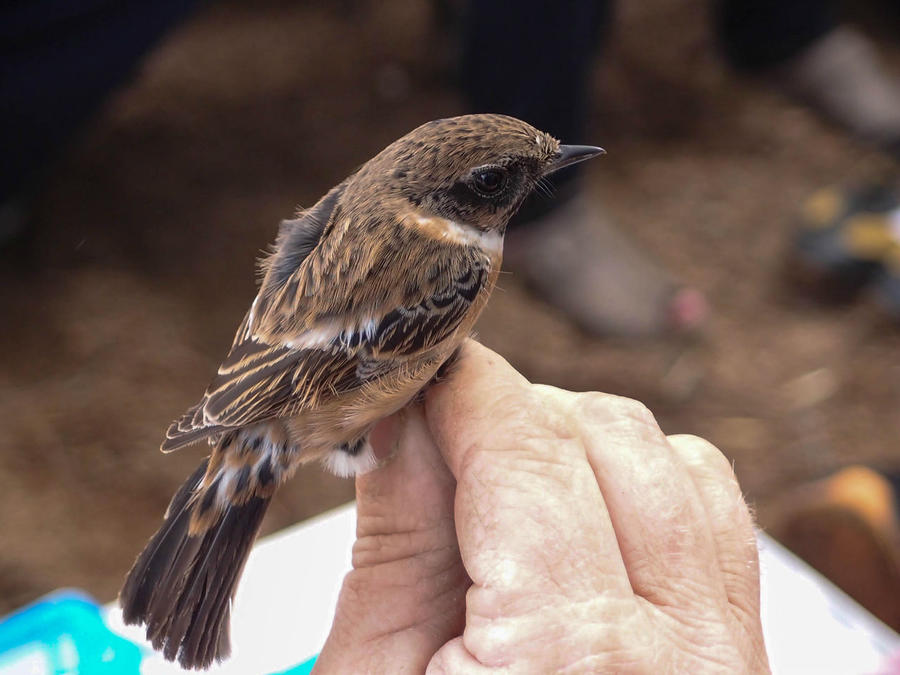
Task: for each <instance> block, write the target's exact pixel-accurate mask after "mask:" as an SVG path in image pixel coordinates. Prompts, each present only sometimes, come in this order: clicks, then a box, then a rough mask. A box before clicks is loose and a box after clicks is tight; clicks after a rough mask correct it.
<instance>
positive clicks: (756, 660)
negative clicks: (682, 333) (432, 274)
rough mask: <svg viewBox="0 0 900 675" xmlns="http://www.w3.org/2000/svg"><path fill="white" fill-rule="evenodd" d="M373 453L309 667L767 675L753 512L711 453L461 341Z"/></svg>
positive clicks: (634, 411)
mask: <svg viewBox="0 0 900 675" xmlns="http://www.w3.org/2000/svg"><path fill="white" fill-rule="evenodd" d="M373 445H374V446H375V448H376V452H377V453H379V454H381V455H382V456H383V455H385V454H388V453H389V452H390V451H391V449H392V450H393V453H394V457H393V458H392V459H391V460H390V461H389V462H387V463H386V465H385V466H383V467H382V468H380V469H377V470H376V471H373V472H371V473H369V474H367V475H364V476H361V477H359V478H358V479H357V493H358V497H357V503H358V512H359V520H358V525H357V543H356V545H355V547H354V556H353V557H354V570H353V571H352V572H350V573H349V574H348V576H347V578H346V579H345V582H344V587H343V590H342V593H341V598H340V601H339V603H338V608H337V614H336V617H335V622H334V625H333V628H332V631H331V634H330V636H329V638H328V641H327V642H326V644H325V646H324V648H323V650H322V654H321V656H320V659H319V662H318V664H317V667H316V672H317V673H319V672H322V673H328V672H391V673H398V672H422V671H423V670H425V669H426V668H427V669H428V672H430V673H445V672H446V673H450V672H453V673H455V672H463V673H470V672H472V673H474V672H479V673H480V672H491V671H496V672H513V673H519V672H521V673H530V672H534V673H547V672H556V671H560V670H565V671H567V672H598V671H599V672H621V671H629V672H653V673H656V672H684V671H691V672H708V671H728V672H735V671H737V672H767V671H768V666H767V660H766V654H765V648H764V645H763V638H762V628H761V625H760V620H759V573H758V560H757V550H756V543H755V537H754V533H753V524H752V519H751V517H750V514H749V511H748V509H747V507H746V505H745V503H744V501H743V498H742V496H741V492H740V489H739V487H738V485H737V482H736V481H735V479H734V475H733V473H732V470H731V466H730V464H729V463H728V462H727V460H726V459H725V458H724V457H723V456H722V455H721V453H719V452H718V450H716V449H715V448H714V447H713V446H711V445H710V444H709V443H707V442H705V441H703V440H701V439H698V438H693V437H687V436H674V437H669V438H666V437H665V436H664V435H663V434H662V432H661V431H660V429H659V427H658V426H657V424H656V422H655V421H654V420H653V417H652V415H650V413H649V412H648V411H647V410H646V408H644V407H643V406H641V405H640V404H638V403H636V402H634V401H630V400H628V399H623V398H619V397H614V396H607V395H603V394H593V393H591V394H574V393H571V392H565V391H562V390H559V389H555V388H553V387H546V386H541V385H531V384H529V383H528V382H527V381H526V380H525V379H524V378H523V377H522V376H521V375H519V374H518V373H517V372H516V371H514V370H513V369H512V368H511V367H510V366H509V365H508V364H506V363H505V362H504V361H503V360H502V359H501V358H500V357H499V356H497V355H496V354H494V353H493V352H491V351H489V350H487V349H486V348H484V347H482V346H480V345H477V344H475V343H473V342H468V343H467V344H466V345H465V347H464V349H463V354H462V358H461V359H460V362H459V364H458V365H457V367H456V369H455V371H454V372H453V374H452V376H451V377H450V378H449V379H448V380H447V381H446V382H444V383H442V384H440V385H438V386H435V387H432V388H431V390H430V391H429V393H428V395H427V397H426V403H425V406H424V410H423V409H422V407H413V408H410V409H408V410H407V411H405V412H403V413H401V414H400V415H399V416H397V417H395V418H393V419H392V420H391V421H389V422H388V423H386V424H385V425H382V426H381V427H380V428H379V429H377V430H376V434H375V435H374V438H373ZM448 467H449V469H448ZM470 584H471V585H470Z"/></svg>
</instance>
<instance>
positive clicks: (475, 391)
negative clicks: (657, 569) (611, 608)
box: [426, 340, 632, 613]
mask: <svg viewBox="0 0 900 675" xmlns="http://www.w3.org/2000/svg"><path fill="white" fill-rule="evenodd" d="M572 396H574V395H573V394H569V393H568V392H563V391H560V390H557V389H554V388H552V387H536V386H533V385H530V384H529V383H528V381H527V380H526V379H525V378H524V377H523V376H522V375H520V374H519V373H518V372H516V371H515V370H514V369H513V368H512V367H511V366H510V365H509V364H508V363H507V362H506V361H505V360H503V359H502V358H501V357H500V356H498V355H497V354H495V353H494V352H492V351H490V350H489V349H487V348H485V347H483V346H481V345H479V344H477V343H475V342H473V341H471V340H469V341H467V342H466V343H465V344H464V346H463V348H462V352H461V354H460V359H459V362H458V363H457V366H456V368H455V370H454V371H453V372H452V374H451V376H450V377H449V378H448V379H447V381H445V382H443V383H441V384H439V385H436V386H434V387H432V389H431V390H430V391H429V393H428V395H427V398H426V416H427V419H428V424H429V427H430V428H431V432H432V434H433V436H434V438H435V441H436V442H437V445H438V447H439V448H440V449H441V452H442V454H443V456H444V458H445V460H446V461H447V464H448V466H449V467H450V470H451V471H452V473H453V475H454V476H455V478H456V480H457V491H456V503H455V517H456V530H457V536H458V539H459V545H460V553H461V555H462V558H463V562H464V563H465V566H466V569H467V571H468V573H469V576H470V577H471V578H472V581H473V583H474V584H475V585H476V586H477V587H481V588H484V589H489V590H491V591H496V592H497V593H501V594H506V593H510V594H513V595H515V594H518V595H519V596H524V598H521V600H522V602H524V603H525V605H527V603H528V601H529V599H530V600H531V601H532V602H533V601H534V599H535V597H537V596H536V595H535V594H541V593H547V594H549V595H550V596H552V597H557V598H560V599H563V598H567V599H568V600H569V601H571V600H572V599H576V600H589V599H592V598H595V597H596V596H597V595H598V594H600V593H609V592H611V591H612V592H614V593H617V594H621V595H622V596H626V595H627V596H629V597H630V596H631V595H632V594H631V588H630V585H629V583H628V576H627V574H626V571H625V568H624V563H623V562H622V557H621V554H620V552H619V549H618V545H617V543H616V535H615V531H614V529H613V526H612V523H611V521H610V517H609V513H608V511H607V508H606V504H605V502H604V500H603V496H602V495H601V494H600V490H599V488H598V486H597V481H596V478H595V477H594V473H593V470H592V469H591V466H590V463H589V462H588V460H587V457H586V453H585V449H584V445H583V443H582V441H581V439H580V437H578V436H577V434H574V433H573V432H572V429H574V428H577V427H576V426H575V425H573V424H572V423H571V421H570V420H569V419H568V415H569V412H568V410H569V408H571V405H570V401H569V399H570V398H571V397H572ZM523 589H524V590H525V591H526V592H524V593H523ZM500 604H501V605H502V606H504V608H505V609H504V611H506V612H513V613H515V612H516V611H528V607H527V606H520V607H513V606H510V605H508V604H505V605H504V604H503V603H500ZM470 609H471V598H470Z"/></svg>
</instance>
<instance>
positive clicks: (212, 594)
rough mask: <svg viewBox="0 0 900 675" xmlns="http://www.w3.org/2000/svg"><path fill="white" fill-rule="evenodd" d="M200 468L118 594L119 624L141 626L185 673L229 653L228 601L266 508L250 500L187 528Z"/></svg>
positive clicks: (175, 500)
mask: <svg viewBox="0 0 900 675" xmlns="http://www.w3.org/2000/svg"><path fill="white" fill-rule="evenodd" d="M208 461H209V460H205V461H204V462H203V464H201V465H200V467H199V468H198V469H197V470H196V471H195V472H194V473H193V475H191V477H190V478H188V480H187V482H185V483H184V485H182V486H181V488H180V489H179V490H178V492H177V493H176V494H175V496H174V497H173V498H172V502H171V504H169V508H168V510H167V511H166V516H165V520H164V522H163V524H162V527H160V528H159V531H158V532H157V533H156V534H155V535H154V536H153V538H152V539H151V540H150V542H149V543H148V544H147V547H146V548H145V549H144V551H143V552H142V553H141V554H140V556H138V559H137V560H136V561H135V563H134V567H132V568H131V571H130V572H129V573H128V577H127V578H126V580H125V585H124V586H123V587H122V591H121V592H120V593H119V603H120V604H121V605H122V614H123V617H124V619H125V623H126V624H146V625H147V639H148V640H150V642H151V643H152V644H153V647H154V648H155V649H159V650H162V652H163V655H164V656H165V657H166V658H167V659H169V660H170V661H174V660H175V659H176V658H177V659H178V661H179V663H181V665H182V666H184V667H185V668H206V667H207V666H209V665H210V664H211V663H212V662H213V660H216V661H220V660H222V659H223V658H225V657H227V656H228V654H229V653H230V651H231V646H230V641H229V615H230V608H231V598H232V596H233V594H234V589H235V587H236V585H237V582H238V579H239V578H240V576H241V571H242V570H243V568H244V563H245V562H246V561H247V556H248V554H249V553H250V548H251V546H252V545H253V541H254V539H256V534H257V532H258V531H259V526H260V523H261V522H262V518H263V515H264V514H265V512H266V507H267V506H268V505H269V498H268V497H259V496H253V497H250V498H249V499H246V500H245V501H244V502H243V503H241V504H233V503H232V504H230V505H228V506H227V507H225V508H224V509H222V510H221V512H219V513H217V514H216V517H215V518H214V519H213V520H212V521H211V522H209V523H208V525H207V526H206V527H204V529H203V530H202V531H197V528H196V525H195V527H194V528H191V527H190V526H191V513H192V511H193V510H194V507H195V506H196V504H197V501H198V497H200V492H201V491H202V488H201V487H200V486H201V483H202V482H203V477H204V475H205V474H206V471H207V464H208Z"/></svg>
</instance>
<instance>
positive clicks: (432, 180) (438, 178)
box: [360, 114, 603, 230]
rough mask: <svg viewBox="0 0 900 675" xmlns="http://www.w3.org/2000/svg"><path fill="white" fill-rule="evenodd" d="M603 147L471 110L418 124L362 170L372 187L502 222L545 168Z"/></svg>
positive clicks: (487, 223) (491, 226)
mask: <svg viewBox="0 0 900 675" xmlns="http://www.w3.org/2000/svg"><path fill="white" fill-rule="evenodd" d="M602 152H603V150H602V149H601V148H596V147H592V146H581V145H560V144H559V141H557V140H556V139H555V138H553V137H552V136H550V135H549V134H546V133H544V132H542V131H539V130H537V129H535V128H534V127H532V126H531V125H529V124H526V123H525V122H522V121H521V120H518V119H515V118H514V117H507V116H505V115H493V114H481V115H464V116H462V117H451V118H448V119H440V120H435V121H433V122H428V123H426V124H423V125H422V126H420V127H418V128H417V129H414V130H413V131H411V132H410V133H408V134H407V135H406V136H403V137H402V138H400V139H399V140H397V141H395V142H394V143H392V144H391V145H389V146H388V147H387V148H385V150H383V151H382V152H381V153H380V154H379V155H378V156H376V157H375V158H374V159H373V160H372V161H370V162H369V163H367V164H366V165H365V166H364V167H363V168H362V169H361V170H360V173H361V174H362V175H361V177H364V178H365V179H367V180H366V182H369V181H371V182H370V183H369V185H370V187H373V185H372V184H373V183H377V184H378V187H379V188H381V189H385V190H387V191H389V192H390V193H391V194H398V195H401V196H402V197H403V198H405V199H406V200H408V201H409V202H410V203H411V205H412V206H413V207H415V208H417V209H420V210H422V211H425V212H426V213H431V214H434V215H437V216H441V217H444V218H448V219H450V220H453V221H456V222H459V223H464V224H466V225H470V226H473V227H477V228H479V229H481V230H495V229H502V228H504V227H505V226H506V223H507V222H508V221H509V219H510V218H511V217H512V216H513V214H515V212H516V210H517V209H518V208H519V206H520V205H521V204H522V201H523V200H524V199H525V197H527V196H528V194H529V193H530V192H531V191H532V190H533V189H534V187H535V186H536V185H537V184H538V181H540V180H541V179H542V178H543V177H544V176H546V175H548V174H550V173H552V172H554V171H556V170H558V169H561V168H563V167H565V166H569V165H571V164H575V163H577V162H580V161H583V160H585V159H589V158H591V157H594V156H596V155H598V154H601V153H602Z"/></svg>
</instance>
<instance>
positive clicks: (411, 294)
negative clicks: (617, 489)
mask: <svg viewBox="0 0 900 675" xmlns="http://www.w3.org/2000/svg"><path fill="white" fill-rule="evenodd" d="M601 152H603V150H602V149H600V148H595V147H590V146H572V145H568V146H567V145H560V144H559V142H558V141H557V140H555V139H554V138H552V137H551V136H549V135H547V134H545V133H543V132H541V131H538V130H537V129H534V128H533V127H531V126H529V125H528V124H526V123H524V122H521V121H520V120H517V119H514V118H511V117H505V116H502V115H467V116H464V117H455V118H451V119H443V120H436V121H433V122H429V123H427V124H424V125H422V126H420V127H419V128H417V129H415V130H414V131H412V132H411V133H409V134H407V135H406V136H404V137H403V138H401V139H399V140H398V141H396V142H394V143H392V144H391V145H389V146H388V147H387V148H385V149H384V150H383V151H382V152H381V153H379V154H378V155H376V156H375V157H374V158H373V159H371V160H370V161H368V162H367V163H366V164H364V165H363V166H362V167H361V168H360V169H359V170H358V171H357V172H356V173H354V174H353V175H352V176H350V177H349V178H348V179H347V180H345V181H344V182H343V183H341V184H340V185H338V186H337V187H335V188H333V189H332V190H331V191H330V192H328V194H326V195H325V196H324V197H322V199H321V200H319V202H318V203H317V204H316V205H315V206H313V207H312V208H311V209H308V210H306V211H304V212H302V213H301V214H300V216H299V217H298V218H297V219H295V220H287V221H284V222H283V223H282V224H281V229H280V231H279V234H278V238H277V241H276V243H275V247H274V250H273V252H272V253H271V255H269V256H268V257H267V258H266V259H265V260H263V261H262V264H261V266H262V283H261V286H260V289H259V293H258V294H257V296H256V298H255V299H254V300H253V304H252V305H251V306H250V310H249V311H248V312H247V314H246V316H245V317H244V320H243V322H242V323H241V325H240V327H239V328H238V331H237V335H235V338H234V343H233V345H232V347H231V351H230V352H229V353H228V356H227V357H226V358H225V360H224V361H223V363H222V365H221V366H219V371H218V374H217V375H216V377H215V378H214V379H213V381H212V383H211V384H210V385H209V388H208V389H207V390H206V393H205V394H204V396H203V398H202V399H201V400H200V402H199V403H198V404H197V405H195V406H194V407H192V408H191V409H190V410H188V411H187V412H186V413H185V414H184V415H183V416H182V417H181V418H180V419H178V420H177V421H176V422H175V423H173V424H172V425H171V426H170V427H169V429H168V431H167V432H166V440H165V441H164V442H163V444H162V450H163V452H170V451H172V450H177V449H178V448H181V447H183V446H186V445H188V444H191V443H194V442H197V441H200V440H207V441H208V442H209V444H210V445H211V446H212V452H211V454H210V456H209V457H208V458H207V459H206V460H204V462H203V463H202V464H201V465H200V467H199V468H198V469H197V470H196V471H195V472H194V474H193V475H192V476H191V477H190V478H188V480H187V482H185V483H184V485H183V486H182V487H181V489H179V490H178V492H177V493H176V494H175V496H174V498H173V499H172V502H171V504H170V505H169V508H168V510H167V511H166V515H165V520H164V521H163V524H162V526H161V527H160V529H159V531H158V532H157V533H156V534H155V535H154V536H153V538H152V539H151V540H150V542H149V543H148V544H147V547H146V548H145V549H144V551H143V552H142V553H141V555H140V556H139V557H138V559H137V561H136V562H135V564H134V567H133V568H132V569H131V571H130V572H129V574H128V578H127V579H126V581H125V585H124V587H123V588H122V591H121V593H120V596H119V602H120V603H121V605H122V609H123V615H124V619H125V623H128V624H146V625H147V638H148V639H149V640H150V641H151V642H152V644H153V646H154V647H155V648H156V649H161V650H162V651H163V654H164V655H165V657H166V658H167V659H169V660H174V659H175V658H178V660H179V662H180V663H181V664H182V665H183V666H185V667H188V668H205V667H207V666H208V665H209V664H210V663H212V661H213V660H221V659H222V658H224V657H226V656H227V655H228V654H229V651H230V646H229V629H228V622H229V612H230V605H231V598H232V595H233V592H234V589H235V586H236V584H237V581H238V578H239V576H240V574H241V571H242V569H243V566H244V563H245V561H246V559H247V555H248V554H249V552H250V547H251V546H252V544H253V540H254V539H255V538H256V534H257V531H258V529H259V525H260V522H261V520H262V517H263V514H264V513H265V510H266V507H267V505H268V504H269V500H270V499H271V498H272V495H273V494H274V492H275V490H276V488H277V487H278V486H279V485H281V484H282V483H284V482H285V481H286V480H287V479H288V478H289V477H290V476H291V475H292V474H293V472H294V471H295V470H296V468H297V467H298V465H300V464H303V463H305V462H310V461H313V460H322V461H323V462H324V463H325V465H326V466H327V467H328V468H329V469H331V470H332V471H334V472H335V473H337V474H339V475H343V476H351V475H353V474H355V473H358V472H360V471H365V470H367V469H370V468H372V467H374V464H375V461H374V457H373V454H372V450H371V447H370V446H369V444H368V441H367V436H368V434H369V431H370V430H371V429H372V427H373V426H374V424H375V423H376V422H378V421H379V420H380V419H382V418H384V417H386V416H387V415H390V414H391V413H393V412H396V411H397V410H399V409H400V408H402V407H403V406H404V405H406V404H407V403H408V402H409V401H410V400H411V399H413V398H414V397H415V396H416V394H417V393H418V392H420V391H421V390H422V389H423V388H424V387H425V386H426V385H427V384H428V383H429V382H430V381H431V380H432V378H433V377H434V376H435V374H436V373H437V371H438V368H439V367H440V366H441V365H442V364H444V362H446V361H447V360H448V359H449V358H450V357H451V356H452V355H453V353H454V351H455V350H456V349H457V347H458V346H459V344H460V342H461V341H462V340H463V338H465V337H466V336H467V335H468V334H469V331H470V330H471V328H472V325H473V324H474V322H475V320H476V319H477V318H478V315H479V313H480V312H481V310H482V308H483V307H484V305H485V303H486V302H487V299H488V296H489V295H490V293H491V290H492V288H493V286H494V282H495V281H496V280H497V275H498V273H499V272H500V261H501V256H502V249H503V235H504V232H505V229H506V224H507V222H508V221H509V218H510V217H511V216H512V215H513V214H514V213H515V212H516V210H517V209H518V208H519V205H520V204H521V203H522V200H523V199H524V198H525V197H526V196H527V195H528V194H529V193H530V192H531V190H532V189H533V188H534V187H535V186H536V185H537V184H538V182H539V181H540V180H541V179H542V178H543V177H544V176H546V175H547V174H549V173H551V172H553V171H556V170H557V169H560V168H562V167H564V166H568V165H570V164H574V163H576V162H580V161H582V160H585V159H588V158H589V157H593V156H595V155H597V154H599V153H601Z"/></svg>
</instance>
